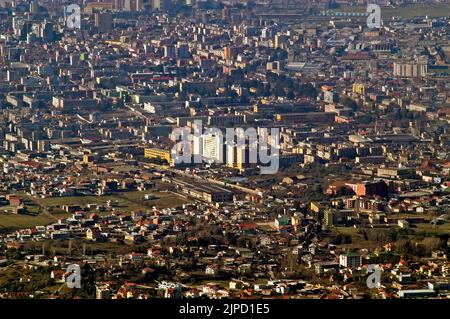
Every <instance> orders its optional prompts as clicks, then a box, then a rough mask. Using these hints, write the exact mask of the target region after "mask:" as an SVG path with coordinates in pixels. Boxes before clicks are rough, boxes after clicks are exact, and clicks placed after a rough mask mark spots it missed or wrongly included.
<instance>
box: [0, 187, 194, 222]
mask: <svg viewBox="0 0 450 319" xmlns="http://www.w3.org/2000/svg"><path fill="white" fill-rule="evenodd" d="M147 193H150V192H149V191H147V192H139V191H133V192H123V193H118V194H114V195H110V196H67V197H49V198H37V197H31V196H25V198H26V199H27V203H26V208H27V210H28V211H29V212H30V214H29V215H16V214H12V213H5V212H3V211H4V210H8V207H2V209H1V211H2V212H0V230H2V229H3V230H4V229H5V228H7V229H17V228H28V227H32V226H36V225H47V224H49V223H52V222H55V221H56V220H58V219H59V218H63V217H68V216H70V215H71V214H69V213H66V212H64V211H62V210H61V205H80V206H82V207H83V206H85V205H87V204H97V205H105V206H106V202H107V201H108V200H111V201H117V202H118V206H117V207H115V209H116V210H119V211H123V212H124V213H131V212H132V211H140V210H149V209H151V208H152V207H153V206H156V207H157V208H169V207H177V206H180V205H182V204H184V203H188V202H189V200H186V199H184V198H183V197H181V196H178V195H176V194H174V193H168V192H154V193H153V194H154V195H155V196H157V198H156V199H154V200H145V199H144V195H145V194H147ZM44 208H45V209H44ZM45 210H48V211H49V213H48V212H46V211H45ZM96 213H98V214H108V213H109V212H104V213H102V212H96Z"/></svg>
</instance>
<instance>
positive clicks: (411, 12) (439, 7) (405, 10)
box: [336, 3, 450, 20]
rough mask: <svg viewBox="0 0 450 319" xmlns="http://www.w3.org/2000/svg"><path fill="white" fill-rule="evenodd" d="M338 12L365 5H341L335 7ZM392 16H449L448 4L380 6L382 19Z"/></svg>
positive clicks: (360, 9)
mask: <svg viewBox="0 0 450 319" xmlns="http://www.w3.org/2000/svg"><path fill="white" fill-rule="evenodd" d="M336 11H340V12H366V7H342V8H339V9H336ZM394 16H398V17H403V18H413V17H418V16H429V17H448V16H450V4H444V3H443V4H434V5H423V4H414V5H409V6H404V7H398V8H391V7H382V8H381V17H382V19H384V20H386V19H391V18H392V17H394Z"/></svg>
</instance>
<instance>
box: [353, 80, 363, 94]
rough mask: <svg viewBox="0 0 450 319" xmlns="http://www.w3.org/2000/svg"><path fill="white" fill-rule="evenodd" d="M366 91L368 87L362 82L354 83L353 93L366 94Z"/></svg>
mask: <svg viewBox="0 0 450 319" xmlns="http://www.w3.org/2000/svg"><path fill="white" fill-rule="evenodd" d="M365 91H366V88H365V87H364V85H363V84H361V83H354V84H353V93H357V94H361V95H364V93H365Z"/></svg>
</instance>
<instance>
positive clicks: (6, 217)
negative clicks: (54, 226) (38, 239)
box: [0, 213, 55, 229]
mask: <svg viewBox="0 0 450 319" xmlns="http://www.w3.org/2000/svg"><path fill="white" fill-rule="evenodd" d="M54 221H55V219H53V218H51V217H49V216H46V215H37V216H32V215H15V214H10V213H0V229H1V228H28V227H32V226H36V225H47V224H49V223H51V222H54Z"/></svg>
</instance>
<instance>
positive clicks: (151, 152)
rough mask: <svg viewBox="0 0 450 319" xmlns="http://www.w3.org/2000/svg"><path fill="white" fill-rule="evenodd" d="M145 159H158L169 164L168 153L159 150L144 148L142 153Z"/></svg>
mask: <svg viewBox="0 0 450 319" xmlns="http://www.w3.org/2000/svg"><path fill="white" fill-rule="evenodd" d="M144 157H145V158H158V159H161V160H166V161H167V163H170V151H167V150H162V149H159V148H146V149H145V151H144Z"/></svg>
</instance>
